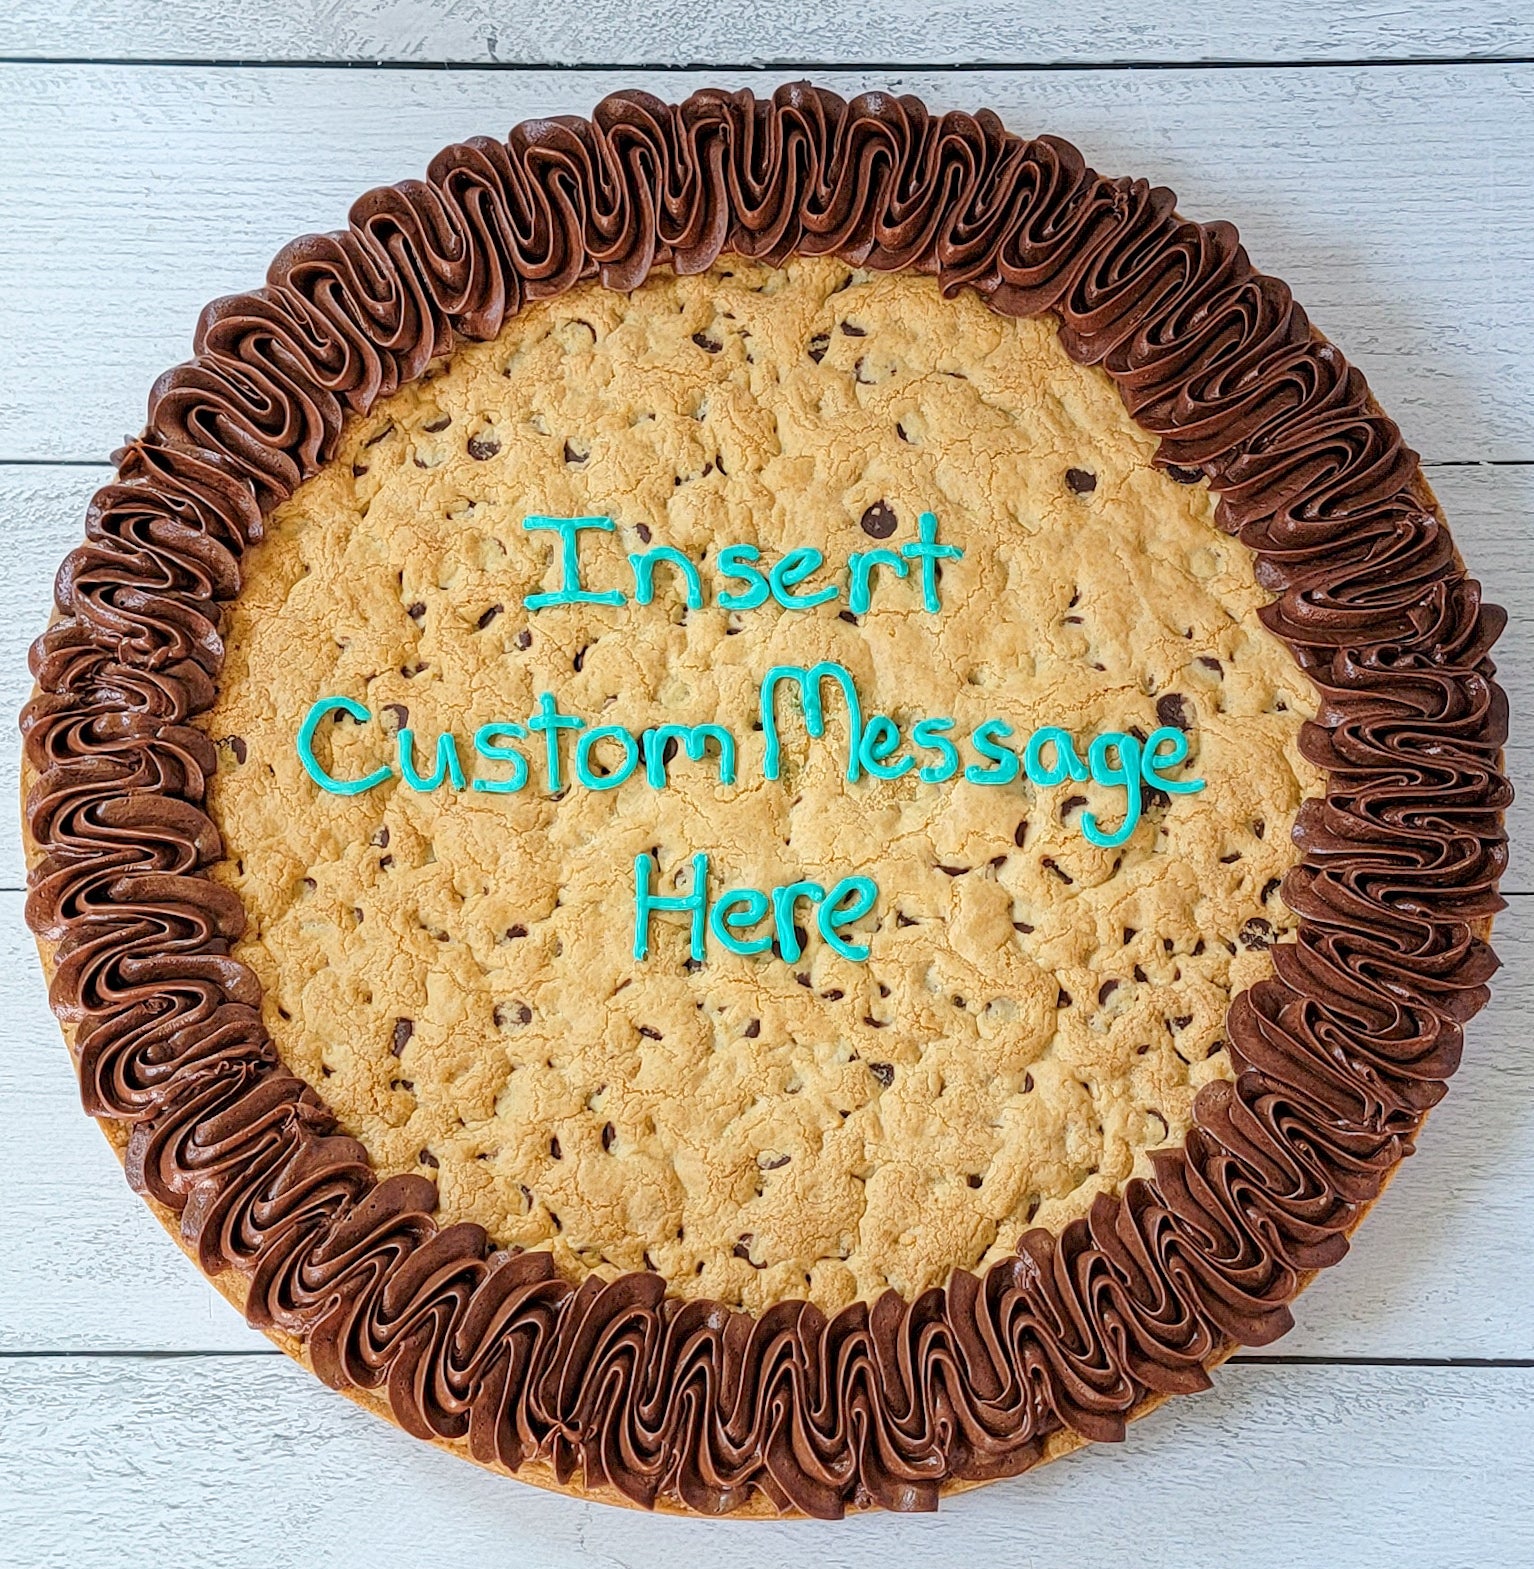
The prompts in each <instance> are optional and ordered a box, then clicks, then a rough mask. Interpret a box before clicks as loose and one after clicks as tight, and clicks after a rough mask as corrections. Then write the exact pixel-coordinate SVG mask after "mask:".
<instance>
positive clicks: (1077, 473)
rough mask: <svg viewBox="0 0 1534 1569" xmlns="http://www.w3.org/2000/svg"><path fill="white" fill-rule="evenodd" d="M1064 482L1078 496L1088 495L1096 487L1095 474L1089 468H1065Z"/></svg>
mask: <svg viewBox="0 0 1534 1569" xmlns="http://www.w3.org/2000/svg"><path fill="white" fill-rule="evenodd" d="M1065 483H1066V484H1067V485H1068V486H1069V487H1070V488H1071V490H1072V491H1073V492H1074V493H1075V494H1076V495H1078V496H1090V495H1091V494H1092V492H1093V491H1094V490H1096V489H1097V476H1096V475H1095V474H1094V473H1093V472H1092V471H1091V470H1090V469H1067V470H1066V471H1065Z"/></svg>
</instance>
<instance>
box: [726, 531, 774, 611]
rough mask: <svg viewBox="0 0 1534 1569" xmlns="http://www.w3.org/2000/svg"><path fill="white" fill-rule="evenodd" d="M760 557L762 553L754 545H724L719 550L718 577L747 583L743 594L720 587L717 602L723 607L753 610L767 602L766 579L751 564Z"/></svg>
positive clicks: (769, 594)
mask: <svg viewBox="0 0 1534 1569" xmlns="http://www.w3.org/2000/svg"><path fill="white" fill-rule="evenodd" d="M761 559H762V553H761V551H759V550H758V549H757V548H756V546H755V545H726V546H725V547H724V549H723V550H721V551H720V552H719V575H720V577H727V578H729V579H730V580H731V582H734V583H745V584H747V585H749V586H748V587H747V589H746V591H745V593H743V594H732V593H730V592H729V591H728V590H726V589H720V591H719V603H720V604H721V605H722V606H723V607H724V609H726V610H755V609H756V608H757V606H759V605H765V604H766V603H767V601H768V599H769V598H770V596H771V590H770V589H769V588H768V587H767V579H766V578H765V577H764V576H763V575H762V574H761V573H760V572H758V571H757V570H756V568H755V567H754V566H752V565H751V563H752V562H753V561H760V560H761Z"/></svg>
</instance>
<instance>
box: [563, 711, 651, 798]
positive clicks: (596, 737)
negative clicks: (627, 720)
mask: <svg viewBox="0 0 1534 1569" xmlns="http://www.w3.org/2000/svg"><path fill="white" fill-rule="evenodd" d="M603 741H616V742H617V743H618V745H619V746H621V747H622V748H623V761H622V762H621V763H620V764H619V765H618V766H617V767H616V768H614V769H612V770H611V771H610V772H608V773H605V774H599V773H597V772H596V771H595V770H594V769H593V768H592V766H591V753H592V749H593V748H594V747H596V746H597V745H599V744H600V743H601V742H603ZM638 765H639V743H638V742H637V741H636V740H635V739H634V736H633V733H632V731H630V730H629V729H628V727H627V726H626V725H597V726H596V727H595V728H593V729H591V730H587V731H585V732H584V733H583V734H582V735H581V738H580V740H579V741H577V742H576V743H575V777H576V778H577V779H579V780H580V782H581V783H582V784H583V785H585V786H586V788H587V789H588V790H616V789H617V788H618V786H619V785H621V784H622V783H623V781H624V780H625V779H627V778H628V776H629V775H630V774H631V773H633V772H634V770H635V768H636V767H638Z"/></svg>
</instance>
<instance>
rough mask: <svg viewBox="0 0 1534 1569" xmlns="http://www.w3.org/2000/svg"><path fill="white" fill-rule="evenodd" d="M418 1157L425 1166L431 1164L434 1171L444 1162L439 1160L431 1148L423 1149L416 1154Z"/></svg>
mask: <svg viewBox="0 0 1534 1569" xmlns="http://www.w3.org/2000/svg"><path fill="white" fill-rule="evenodd" d="M416 1159H417V1160H418V1161H420V1163H421V1164H422V1165H423V1166H430V1167H431V1169H432V1170H433V1171H435V1170H436V1169H437V1168H438V1166H440V1165H441V1164H442V1162H441V1161H439V1160H438V1159H437V1157H436V1156H435V1155H433V1154H432V1152H431V1151H430V1150H422V1151H421V1153H420V1154H419V1155H417V1156H416Z"/></svg>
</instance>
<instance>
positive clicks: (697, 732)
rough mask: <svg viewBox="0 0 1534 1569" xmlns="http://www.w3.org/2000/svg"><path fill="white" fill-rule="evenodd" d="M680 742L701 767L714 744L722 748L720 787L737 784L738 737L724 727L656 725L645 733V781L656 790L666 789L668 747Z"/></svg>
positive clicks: (720, 755)
mask: <svg viewBox="0 0 1534 1569" xmlns="http://www.w3.org/2000/svg"><path fill="white" fill-rule="evenodd" d="M670 741H679V742H680V743H681V744H682V748H683V750H684V751H685V752H686V753H687V755H688V756H689V757H690V758H691V759H692V760H693V762H695V763H701V762H702V761H703V758H704V756H705V748H706V747H707V745H708V743H709V742H710V741H713V742H714V744H715V745H716V746H717V747H718V748H719V783H720V784H734V783H735V737H734V736H732V735H731V734H730V732H729V731H728V730H726V729H725V728H724V726H723V725H656V726H655V727H654V728H653V729H650V730H646V731H645V733H644V767H645V778H646V779H647V780H648V781H649V783H650V788H651V789H653V790H664V789H665V788H666V782H667V778H666V745H667V743H668V742H670Z"/></svg>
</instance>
